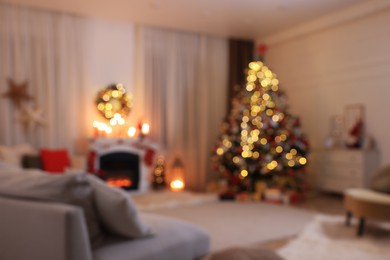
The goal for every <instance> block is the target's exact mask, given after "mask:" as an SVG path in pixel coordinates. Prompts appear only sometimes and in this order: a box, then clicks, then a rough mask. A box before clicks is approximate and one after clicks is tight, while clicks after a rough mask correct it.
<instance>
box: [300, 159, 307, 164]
mask: <svg viewBox="0 0 390 260" xmlns="http://www.w3.org/2000/svg"><path fill="white" fill-rule="evenodd" d="M299 163H300V164H302V165H305V164H306V163H307V159H306V158H304V157H301V158H299Z"/></svg>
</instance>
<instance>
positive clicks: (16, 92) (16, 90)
mask: <svg viewBox="0 0 390 260" xmlns="http://www.w3.org/2000/svg"><path fill="white" fill-rule="evenodd" d="M8 87H9V89H8V91H7V92H5V93H3V94H2V96H3V97H5V98H9V99H10V100H11V101H12V103H13V104H14V105H16V106H17V107H18V108H20V107H21V105H22V101H24V100H31V99H33V97H32V96H30V95H29V94H28V93H27V81H25V82H23V83H20V84H16V83H15V82H14V81H13V80H12V79H8Z"/></svg>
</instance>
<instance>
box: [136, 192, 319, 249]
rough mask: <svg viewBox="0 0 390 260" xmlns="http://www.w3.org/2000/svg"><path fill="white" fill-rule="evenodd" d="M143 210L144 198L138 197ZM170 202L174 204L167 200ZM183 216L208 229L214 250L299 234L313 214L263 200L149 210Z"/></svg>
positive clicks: (180, 217) (177, 216)
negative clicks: (261, 201) (262, 201)
mask: <svg viewBox="0 0 390 260" xmlns="http://www.w3.org/2000/svg"><path fill="white" fill-rule="evenodd" d="M135 201H136V203H137V205H138V207H139V208H140V209H141V210H142V209H143V210H145V209H146V208H148V207H147V206H145V205H144V206H143V207H142V205H141V204H142V203H141V200H137V199H135ZM166 203H167V205H171V204H170V203H168V202H166ZM147 211H149V212H155V213H158V214H162V215H165V216H170V217H175V218H179V219H182V220H185V221H188V222H191V223H194V224H196V225H199V226H200V227H203V228H204V229H206V230H207V231H208V232H209V234H210V238H211V252H213V251H215V250H221V249H225V248H229V247H232V246H248V245H254V244H259V243H262V242H265V241H269V240H275V239H280V238H284V237H291V236H292V235H296V234H298V233H299V232H300V231H301V230H302V229H303V228H304V226H305V225H306V224H307V223H308V222H310V221H311V220H312V218H313V216H314V214H313V213H311V212H309V211H305V210H300V209H296V208H293V207H289V206H284V205H273V204H268V203H260V202H219V201H217V202H215V201H208V200H206V201H205V203H200V204H196V205H194V204H193V205H187V206H186V205H183V204H182V206H180V207H170V208H159V209H155V210H151V209H150V207H149V209H148V210H147Z"/></svg>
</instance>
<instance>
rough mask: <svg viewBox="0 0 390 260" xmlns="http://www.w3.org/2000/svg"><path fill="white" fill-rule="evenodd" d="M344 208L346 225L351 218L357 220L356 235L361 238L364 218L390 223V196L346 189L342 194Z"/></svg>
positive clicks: (364, 190) (359, 189)
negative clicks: (353, 217)
mask: <svg viewBox="0 0 390 260" xmlns="http://www.w3.org/2000/svg"><path fill="white" fill-rule="evenodd" d="M344 206H345V209H346V211H347V218H346V225H347V226H349V225H350V224H351V217H352V216H355V217H357V218H359V225H358V230H357V235H358V236H362V235H363V233H364V226H365V220H366V218H370V219H374V220H383V221H390V194H387V193H382V192H377V191H373V190H369V189H363V188H356V189H355V188H353V189H347V190H346V191H345V192H344Z"/></svg>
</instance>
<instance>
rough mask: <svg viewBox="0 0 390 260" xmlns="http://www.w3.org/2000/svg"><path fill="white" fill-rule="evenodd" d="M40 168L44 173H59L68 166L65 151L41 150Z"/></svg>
mask: <svg viewBox="0 0 390 260" xmlns="http://www.w3.org/2000/svg"><path fill="white" fill-rule="evenodd" d="M41 160H42V167H43V170H44V171H47V172H53V173H61V172H64V171H65V168H67V167H69V166H70V159H69V156H68V151H67V150H49V149H42V150H41Z"/></svg>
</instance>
